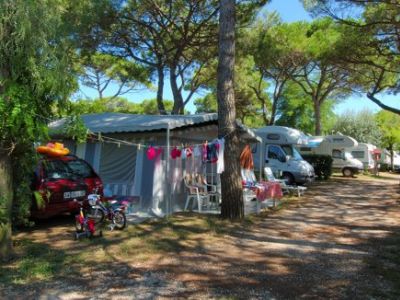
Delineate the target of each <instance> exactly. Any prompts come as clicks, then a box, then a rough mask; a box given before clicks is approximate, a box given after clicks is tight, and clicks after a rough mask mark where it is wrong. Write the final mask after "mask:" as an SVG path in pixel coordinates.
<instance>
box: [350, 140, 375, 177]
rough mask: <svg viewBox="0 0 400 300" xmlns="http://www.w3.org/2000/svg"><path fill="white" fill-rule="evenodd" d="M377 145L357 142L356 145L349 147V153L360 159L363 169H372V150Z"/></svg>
mask: <svg viewBox="0 0 400 300" xmlns="http://www.w3.org/2000/svg"><path fill="white" fill-rule="evenodd" d="M376 148H377V147H376V146H375V145H372V144H366V143H359V144H358V146H355V147H352V148H349V152H350V153H351V155H352V156H353V157H354V158H356V159H358V160H359V161H361V162H362V163H363V165H364V169H366V170H372V169H373V168H374V158H373V157H372V151H374V150H375V149H376Z"/></svg>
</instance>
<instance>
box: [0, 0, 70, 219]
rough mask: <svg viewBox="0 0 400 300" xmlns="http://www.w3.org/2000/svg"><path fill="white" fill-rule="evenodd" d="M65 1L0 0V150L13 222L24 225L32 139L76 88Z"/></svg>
mask: <svg viewBox="0 0 400 300" xmlns="http://www.w3.org/2000/svg"><path fill="white" fill-rule="evenodd" d="M65 14H66V10H65V3H64V2H62V1H56V0H38V1H23V0H15V1H5V0H0V57H1V59H0V115H1V116H2V118H1V121H0V148H1V149H2V150H6V151H7V153H8V154H9V155H10V156H11V159H12V169H13V170H18V171H17V172H13V176H14V177H13V189H14V202H13V208H12V213H13V217H12V218H13V222H14V224H17V223H27V216H28V215H29V208H30V205H31V200H32V194H31V191H30V183H31V179H32V178H31V174H32V171H33V166H34V165H35V162H36V155H35V151H34V149H33V145H34V142H36V141H40V140H41V139H45V138H46V137H47V126H46V125H47V122H48V121H49V119H51V117H52V107H53V105H62V104H63V103H65V101H66V99H67V97H68V96H69V94H70V92H71V91H72V90H74V89H76V87H77V84H76V80H75V78H74V75H75V73H74V70H73V68H72V67H71V66H72V63H71V59H72V58H74V54H73V52H71V48H70V45H71V44H70V40H69V39H68V37H67V35H66V31H65V29H66V27H64V26H63V23H62V22H63V17H64V16H65Z"/></svg>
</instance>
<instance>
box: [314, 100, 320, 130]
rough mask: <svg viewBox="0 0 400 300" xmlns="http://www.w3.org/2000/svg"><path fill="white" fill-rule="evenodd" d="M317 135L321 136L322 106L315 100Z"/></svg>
mask: <svg viewBox="0 0 400 300" xmlns="http://www.w3.org/2000/svg"><path fill="white" fill-rule="evenodd" d="M314 117H315V135H321V131H322V130H321V105H320V102H319V101H318V100H314Z"/></svg>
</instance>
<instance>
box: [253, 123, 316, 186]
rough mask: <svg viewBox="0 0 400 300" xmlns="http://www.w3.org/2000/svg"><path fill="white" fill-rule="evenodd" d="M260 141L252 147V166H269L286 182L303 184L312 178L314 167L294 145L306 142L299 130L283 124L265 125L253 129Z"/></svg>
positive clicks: (256, 167)
mask: <svg viewBox="0 0 400 300" xmlns="http://www.w3.org/2000/svg"><path fill="white" fill-rule="evenodd" d="M255 132H256V134H257V135H258V136H259V137H261V139H262V143H261V145H260V144H257V145H255V146H254V147H253V159H254V168H255V169H256V170H257V169H258V168H261V170H264V167H270V168H271V169H272V171H273V172H274V173H277V174H281V176H282V178H284V179H285V181H286V182H287V183H288V184H294V183H298V184H303V183H307V182H310V181H313V180H314V176H315V173H314V168H313V167H312V166H311V165H310V164H309V163H308V162H306V161H305V160H304V159H303V158H302V157H301V155H300V153H299V152H298V151H297V149H296V147H295V145H299V144H303V143H306V141H307V137H306V136H305V135H304V134H303V133H302V132H301V131H299V130H296V129H293V128H289V127H283V126H266V127H262V128H259V129H256V130H255Z"/></svg>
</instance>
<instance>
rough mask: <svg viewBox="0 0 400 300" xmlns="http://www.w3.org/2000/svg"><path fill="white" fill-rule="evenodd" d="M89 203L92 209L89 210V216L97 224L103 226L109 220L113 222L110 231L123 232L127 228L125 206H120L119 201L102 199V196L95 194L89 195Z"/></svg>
mask: <svg viewBox="0 0 400 300" xmlns="http://www.w3.org/2000/svg"><path fill="white" fill-rule="evenodd" d="M88 202H89V206H90V208H89V209H88V212H87V216H88V217H89V218H91V219H93V220H94V222H95V224H101V223H103V222H104V221H106V220H108V221H110V222H111V224H110V229H111V230H113V229H114V228H115V229H119V230H122V229H124V228H125V226H126V215H125V209H126V206H125V205H121V204H119V202H118V201H117V200H105V201H104V202H103V201H102V199H101V196H100V195H99V194H97V193H96V192H94V193H93V194H90V195H88Z"/></svg>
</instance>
